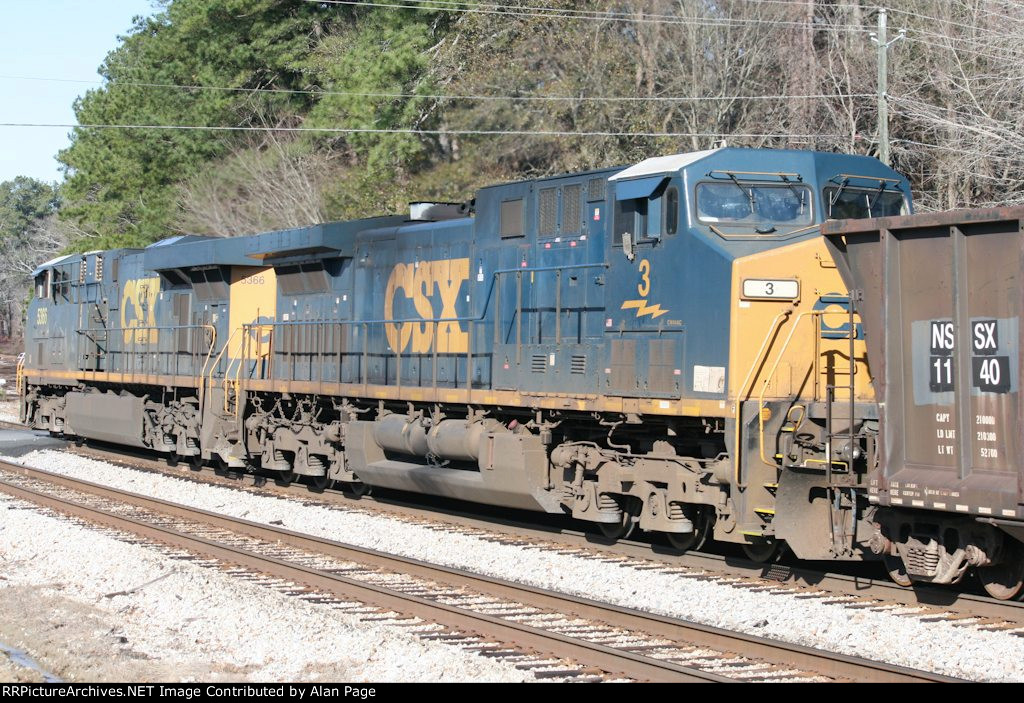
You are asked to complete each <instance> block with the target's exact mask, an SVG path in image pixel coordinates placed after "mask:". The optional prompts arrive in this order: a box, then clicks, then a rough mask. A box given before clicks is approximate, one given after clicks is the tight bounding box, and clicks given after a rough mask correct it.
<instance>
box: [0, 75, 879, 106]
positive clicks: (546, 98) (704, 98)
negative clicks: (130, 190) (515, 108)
mask: <svg viewBox="0 0 1024 703" xmlns="http://www.w3.org/2000/svg"><path fill="white" fill-rule="evenodd" d="M0 79H8V80H21V81H44V82H54V83H82V84H89V85H103V86H127V87H133V88H171V89H180V90H209V91H224V92H237V93H283V94H296V95H339V96H346V97H363V98H425V99H429V100H481V101H483V100H492V101H500V100H507V101H523V102H671V103H676V102H718V101H723V100H724V101H730V100H793V99H801V100H809V99H836V98H869V97H872V95H873V94H872V93H821V94H818V95H700V96H692V97H686V96H588V95H579V96H576V95H452V94H443V93H388V92H375V91H367V92H363V91H350V90H320V89H308V90H302V89H289V88H241V87H228V86H215V85H192V84H183V83H152V82H143V81H121V80H116V81H94V80H91V81H87V80H81V79H75V78H50V77H41V76H10V75H0Z"/></svg>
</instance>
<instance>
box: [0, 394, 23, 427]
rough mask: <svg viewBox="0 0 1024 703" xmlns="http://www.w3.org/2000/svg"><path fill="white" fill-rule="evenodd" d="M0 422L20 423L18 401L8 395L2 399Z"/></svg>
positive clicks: (0, 399)
mask: <svg viewBox="0 0 1024 703" xmlns="http://www.w3.org/2000/svg"><path fill="white" fill-rule="evenodd" d="M0 420H2V421H4V422H20V420H19V419H18V399H17V398H16V397H13V398H12V397H11V396H10V395H8V396H7V397H5V398H0Z"/></svg>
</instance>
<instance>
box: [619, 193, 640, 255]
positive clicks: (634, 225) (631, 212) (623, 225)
mask: <svg viewBox="0 0 1024 703" xmlns="http://www.w3.org/2000/svg"><path fill="white" fill-rule="evenodd" d="M626 232H630V233H632V234H633V236H634V240H635V239H636V238H637V233H640V236H641V237H642V236H645V235H646V233H647V198H629V199H628V200H616V201H615V238H614V240H613V242H614V244H615V245H616V246H622V235H623V234H625V233H626Z"/></svg>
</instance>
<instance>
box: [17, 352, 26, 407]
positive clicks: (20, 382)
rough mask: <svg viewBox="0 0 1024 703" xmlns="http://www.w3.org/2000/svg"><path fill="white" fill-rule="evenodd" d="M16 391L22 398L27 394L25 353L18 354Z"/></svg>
mask: <svg viewBox="0 0 1024 703" xmlns="http://www.w3.org/2000/svg"><path fill="white" fill-rule="evenodd" d="M14 369H15V370H14V392H15V393H17V394H18V397H19V398H21V397H22V396H24V395H25V353H24V352H22V353H21V354H18V363H17V365H16V366H15V367H14Z"/></svg>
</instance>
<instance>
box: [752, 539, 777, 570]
mask: <svg viewBox="0 0 1024 703" xmlns="http://www.w3.org/2000/svg"><path fill="white" fill-rule="evenodd" d="M782 545H783V542H782V541H781V540H777V539H772V538H771V537H768V538H765V539H759V540H756V541H754V542H750V543H748V544H744V545H743V553H744V554H746V555H747V559H750V561H756V562H757V563H758V564H768V563H770V562H774V561H775V560H777V559H778V558H779V555H780V554H782Z"/></svg>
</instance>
